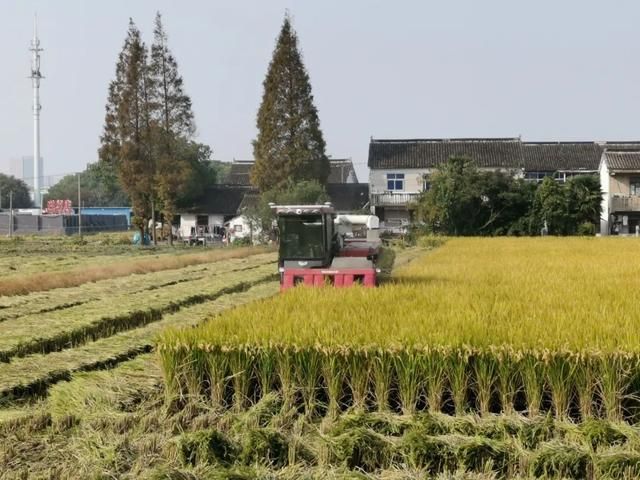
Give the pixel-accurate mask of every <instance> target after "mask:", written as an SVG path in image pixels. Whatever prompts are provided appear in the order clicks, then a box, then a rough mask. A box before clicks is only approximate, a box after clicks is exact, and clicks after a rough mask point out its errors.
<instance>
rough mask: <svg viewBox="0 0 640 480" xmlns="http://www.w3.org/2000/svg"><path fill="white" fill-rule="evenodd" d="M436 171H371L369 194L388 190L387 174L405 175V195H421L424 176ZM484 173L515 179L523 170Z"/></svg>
mask: <svg viewBox="0 0 640 480" xmlns="http://www.w3.org/2000/svg"><path fill="white" fill-rule="evenodd" d="M434 170H435V169H432V168H394V169H392V168H387V169H371V170H369V193H384V192H386V191H388V190H387V173H404V190H402V191H403V192H405V193H420V192H422V188H423V186H424V176H425V175H431V174H432V173H433V172H434ZM479 170H483V171H488V172H492V171H502V172H504V173H508V174H511V175H513V176H514V177H515V178H522V177H523V176H524V171H523V170H522V169H514V170H506V169H500V168H480V169H479Z"/></svg>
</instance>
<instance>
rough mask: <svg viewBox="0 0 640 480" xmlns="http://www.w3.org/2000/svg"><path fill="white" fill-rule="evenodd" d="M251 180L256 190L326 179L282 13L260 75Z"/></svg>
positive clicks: (313, 117)
mask: <svg viewBox="0 0 640 480" xmlns="http://www.w3.org/2000/svg"><path fill="white" fill-rule="evenodd" d="M263 85H264V94H263V97H262V104H261V105H260V109H259V110H258V119H257V126H258V137H257V138H256V139H255V140H254V141H253V154H254V157H255V165H254V167H253V170H252V173H251V181H252V183H253V184H254V185H256V186H257V187H258V188H259V189H260V190H261V191H263V192H264V191H267V190H273V189H281V188H284V187H286V186H287V185H289V184H291V183H294V182H297V181H300V180H317V181H318V182H320V183H321V184H326V182H327V178H328V176H329V159H328V158H327V156H326V154H325V142H324V138H323V136H322V131H321V130H320V121H319V119H318V111H317V110H316V107H315V106H314V104H313V95H312V93H311V84H310V82H309V74H308V73H307V70H306V68H305V66H304V64H303V63H302V56H301V54H300V51H299V50H298V37H297V35H296V32H295V31H294V30H293V28H292V27H291V21H290V19H289V16H288V15H287V16H285V19H284V23H283V24H282V29H281V30H280V35H279V37H278V41H277V43H276V48H275V50H274V52H273V58H272V60H271V63H270V65H269V70H268V71H267V76H266V78H265V80H264V83H263Z"/></svg>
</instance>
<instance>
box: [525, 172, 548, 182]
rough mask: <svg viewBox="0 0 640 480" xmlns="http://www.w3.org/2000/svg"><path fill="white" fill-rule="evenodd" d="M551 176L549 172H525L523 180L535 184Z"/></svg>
mask: <svg viewBox="0 0 640 480" xmlns="http://www.w3.org/2000/svg"><path fill="white" fill-rule="evenodd" d="M549 175H551V174H550V173H549V172H526V173H525V174H524V179H525V180H526V181H527V182H537V183H540V182H541V181H542V180H544V177H548V176H549Z"/></svg>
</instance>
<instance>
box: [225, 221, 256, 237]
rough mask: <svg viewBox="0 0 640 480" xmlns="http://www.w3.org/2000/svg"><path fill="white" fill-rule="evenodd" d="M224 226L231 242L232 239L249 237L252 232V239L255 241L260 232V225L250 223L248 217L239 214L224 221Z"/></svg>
mask: <svg viewBox="0 0 640 480" xmlns="http://www.w3.org/2000/svg"><path fill="white" fill-rule="evenodd" d="M225 227H227V231H228V232H229V240H230V241H231V242H233V241H234V240H240V239H244V238H249V236H250V235H251V234H253V240H254V241H255V240H256V239H257V238H258V237H259V236H260V233H261V229H260V227H258V226H256V225H253V230H252V225H251V222H250V221H249V219H248V218H247V217H246V216H244V215H240V216H238V217H234V218H232V219H231V220H229V221H228V222H227V223H225Z"/></svg>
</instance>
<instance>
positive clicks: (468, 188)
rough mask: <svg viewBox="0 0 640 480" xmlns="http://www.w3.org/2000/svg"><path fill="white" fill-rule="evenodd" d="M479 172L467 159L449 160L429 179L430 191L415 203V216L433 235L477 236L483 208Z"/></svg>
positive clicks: (453, 158)
mask: <svg viewBox="0 0 640 480" xmlns="http://www.w3.org/2000/svg"><path fill="white" fill-rule="evenodd" d="M478 183H479V172H478V169H477V168H476V167H475V164H474V163H473V162H472V161H471V159H470V158H468V157H452V158H450V159H449V160H448V161H447V162H446V163H444V164H442V165H441V166H440V167H439V168H438V169H437V170H436V171H435V172H434V173H433V175H432V176H431V178H430V188H429V190H427V191H426V192H425V193H424V194H423V195H422V196H421V197H420V198H419V200H418V204H417V208H416V213H417V215H418V217H419V219H420V220H422V221H423V222H424V223H426V224H427V226H428V227H429V228H430V229H431V230H432V231H434V232H440V233H444V234H447V235H473V234H476V233H477V221H478V220H477V218H478V215H479V213H480V211H481V209H482V198H481V192H479V191H478Z"/></svg>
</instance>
